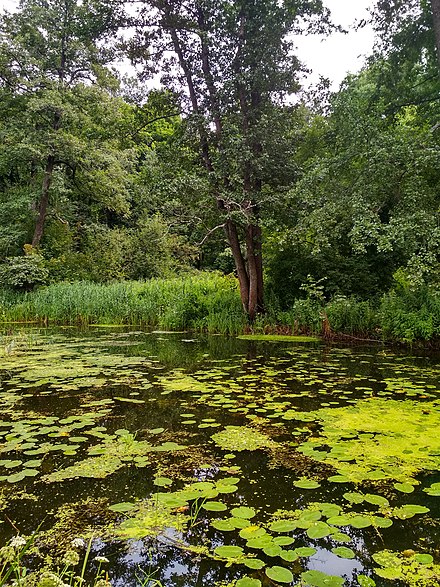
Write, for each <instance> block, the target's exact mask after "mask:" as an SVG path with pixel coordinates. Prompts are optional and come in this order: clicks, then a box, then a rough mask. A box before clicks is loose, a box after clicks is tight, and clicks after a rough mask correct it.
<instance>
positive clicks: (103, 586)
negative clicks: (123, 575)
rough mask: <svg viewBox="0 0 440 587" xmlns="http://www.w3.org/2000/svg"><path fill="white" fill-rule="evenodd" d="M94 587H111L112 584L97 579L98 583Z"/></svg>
mask: <svg viewBox="0 0 440 587" xmlns="http://www.w3.org/2000/svg"><path fill="white" fill-rule="evenodd" d="M95 587H112V584H111V583H110V582H109V581H107V580H106V579H99V581H96V583H95Z"/></svg>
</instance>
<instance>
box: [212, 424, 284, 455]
mask: <svg viewBox="0 0 440 587" xmlns="http://www.w3.org/2000/svg"><path fill="white" fill-rule="evenodd" d="M211 438H212V440H213V441H214V442H215V443H216V444H217V445H218V446H219V447H220V448H222V449H223V450H231V451H236V452H241V451H243V450H258V449H262V448H275V447H276V443H275V442H274V441H273V440H272V439H271V438H269V437H268V436H266V435H265V434H262V433H261V432H259V431H258V430H254V429H253V428H249V427H248V426H227V427H226V428H225V429H224V430H222V431H221V432H216V433H215V434H213V435H212V436H211Z"/></svg>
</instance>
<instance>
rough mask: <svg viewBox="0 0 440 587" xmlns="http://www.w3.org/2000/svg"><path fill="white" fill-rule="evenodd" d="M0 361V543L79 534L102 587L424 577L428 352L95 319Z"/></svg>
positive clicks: (428, 505)
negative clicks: (99, 323) (96, 562)
mask: <svg viewBox="0 0 440 587" xmlns="http://www.w3.org/2000/svg"><path fill="white" fill-rule="evenodd" d="M0 357H1V359H0V360H1V363H0V368H1V370H0V383H1V387H0V406H1V416H0V418H1V421H0V452H1V455H0V459H1V462H0V464H1V467H0V519H2V520H3V523H2V524H0V541H1V545H3V544H5V543H6V542H7V541H8V540H9V539H10V538H11V537H13V536H14V535H16V534H17V530H18V531H20V532H21V533H24V534H30V533H32V532H33V531H35V530H36V528H37V527H40V529H41V531H42V532H44V533H45V534H44V539H42V543H41V550H42V552H43V553H46V554H47V553H52V554H53V553H56V552H62V551H63V549H64V550H65V549H66V548H67V547H68V544H69V541H70V540H71V539H73V538H75V537H76V536H86V537H87V536H90V534H91V532H93V536H94V542H93V549H94V555H96V554H98V555H103V556H106V557H107V558H108V559H109V561H110V563H109V564H108V567H109V575H110V578H111V581H112V585H114V586H115V585H116V586H121V587H122V586H130V587H131V586H133V587H134V586H136V585H153V584H154V583H153V582H152V581H151V578H152V577H154V579H155V580H156V581H160V582H161V584H162V585H164V586H167V587H168V586H169V587H178V586H181V587H190V586H191V587H196V586H197V587H199V586H200V587H201V586H206V587H214V586H218V585H227V584H228V583H230V582H232V581H234V580H237V579H243V578H245V577H249V578H250V579H254V580H256V581H260V582H261V584H262V585H286V584H292V585H311V586H312V587H313V586H316V587H320V586H321V585H329V586H330V587H332V586H333V587H335V586H336V587H337V586H338V585H339V586H341V585H345V586H357V585H361V586H362V587H364V586H366V587H369V586H370V585H373V583H372V582H371V581H370V582H368V580H369V579H368V578H371V580H374V582H375V584H376V585H378V586H381V585H383V586H386V585H414V586H416V585H420V586H425V587H429V586H430V585H433V586H435V585H440V580H439V576H440V574H439V572H440V567H439V566H437V565H439V564H440V553H439V545H440V540H439V538H440V523H439V505H440V497H439V496H440V381H439V373H440V361H439V358H438V357H435V356H428V355H426V356H425V355H423V354H422V353H416V354H414V353H413V354H410V353H403V352H397V351H392V350H389V349H387V348H385V349H384V348H382V347H380V346H378V347H374V348H344V347H329V346H325V345H323V344H310V343H309V344H301V343H285V342H283V343H273V342H249V341H240V340H238V339H230V338H225V337H221V336H210V337H203V336H199V335H193V334H189V333H148V332H142V331H136V332H132V331H128V330H127V329H124V328H112V329H110V328H104V327H95V328H93V329H89V330H86V331H78V330H76V329H71V328H65V329H62V328H60V329H50V330H49V329H48V330H42V329H37V328H35V329H33V328H32V329H31V328H28V329H18V328H13V329H9V330H8V331H7V332H6V331H5V332H4V334H3V335H2V338H1V341H0ZM201 482H202V483H203V485H200V483H201ZM194 483H198V484H199V485H194ZM436 483H438V484H439V485H435V484H436ZM225 488H226V489H225ZM182 491H183V493H182ZM126 502H128V505H126V506H124V505H123V506H120V505H119V506H118V505H116V506H115V504H121V503H124V504H125V503H126ZM212 502H214V504H217V505H214V506H211V505H210V504H212ZM112 506H115V507H112ZM109 507H110V509H109ZM237 508H241V509H239V510H238V509H237ZM124 509H125V510H126V511H121V510H124ZM237 520H238V521H237ZM219 521H220V523H219ZM280 522H284V526H283V525H282V524H281V525H280ZM277 524H278V525H277ZM261 538H263V540H262V541H261ZM259 539H260V541H259ZM289 542H290V543H289ZM225 545H226V546H235V547H238V549H236V550H234V549H232V550H231V549H229V550H228V549H226V550H225V549H222V548H221V547H222V546H225ZM201 547H203V550H202V548H201ZM218 547H220V548H219V549H218V550H216V549H217V548H218ZM304 547H307V548H308V550H302V549H303V548H304ZM297 549H299V550H297ZM335 549H336V551H335ZM338 549H339V550H338ZM388 551H389V552H388ZM384 552H385V555H384ZM426 555H427V556H426ZM373 557H374V558H373ZM384 557H385V558H384ZM387 557H388V558H387ZM250 560H251V562H250V563H249V561H250ZM254 560H257V561H259V562H258V563H256V565H255V564H253V562H252V561H254ZM260 561H261V562H260ZM29 564H30V565H31V566H32V565H34V566H35V565H38V564H40V562H39V560H38V558H36V557H34V559H33V561H32V560H31V561H30V563H29ZM255 566H260V567H261V568H253V567H255ZM250 567H252V568H250ZM279 568H281V569H282V570H283V569H285V570H287V571H289V572H290V573H291V574H292V577H293V578H292V580H291V581H289V575H288V574H287V575H283V574H282V573H281V574H280V571H279ZM273 569H278V570H275V571H273ZM308 571H320V572H321V574H319V573H318V574H316V573H315V574H313V573H312V574H310V573H309V574H308V573H307V572H308ZM322 573H325V574H326V575H328V576H329V578H327V579H326V578H325V576H324V575H323V574H322ZM239 586H240V587H241V586H242V587H258V583H257V582H249V583H246V582H243V581H242V582H241V583H239Z"/></svg>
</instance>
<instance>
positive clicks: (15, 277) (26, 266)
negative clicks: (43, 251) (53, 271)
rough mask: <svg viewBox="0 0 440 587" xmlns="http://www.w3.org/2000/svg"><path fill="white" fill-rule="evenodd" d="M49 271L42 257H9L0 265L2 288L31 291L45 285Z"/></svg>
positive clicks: (0, 284)
mask: <svg viewBox="0 0 440 587" xmlns="http://www.w3.org/2000/svg"><path fill="white" fill-rule="evenodd" d="M48 278H49V271H48V269H47V267H46V265H45V261H44V259H43V257H41V255H35V254H30V255H25V256H23V257H9V258H7V259H6V260H5V262H4V263H3V264H2V265H0V286H1V287H5V288H9V289H15V290H17V291H31V290H32V289H34V288H35V287H36V286H37V285H44V284H46V283H47V280H48Z"/></svg>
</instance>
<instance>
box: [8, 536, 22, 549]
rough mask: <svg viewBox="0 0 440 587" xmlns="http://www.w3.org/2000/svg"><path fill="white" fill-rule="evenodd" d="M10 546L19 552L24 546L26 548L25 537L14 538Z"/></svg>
mask: <svg viewBox="0 0 440 587" xmlns="http://www.w3.org/2000/svg"><path fill="white" fill-rule="evenodd" d="M9 545H10V546H12V548H16V549H17V550H19V549H20V548H22V546H26V540H25V539H24V538H23V536H14V538H12V539H11V541H10V543H9Z"/></svg>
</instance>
